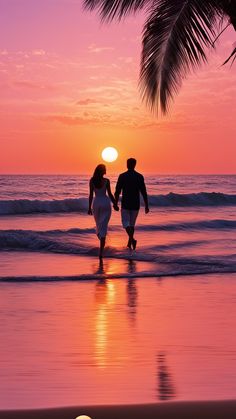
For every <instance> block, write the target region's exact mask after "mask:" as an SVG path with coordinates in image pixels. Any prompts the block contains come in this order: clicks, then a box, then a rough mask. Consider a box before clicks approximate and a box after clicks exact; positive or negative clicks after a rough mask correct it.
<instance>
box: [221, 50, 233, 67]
mask: <svg viewBox="0 0 236 419" xmlns="http://www.w3.org/2000/svg"><path fill="white" fill-rule="evenodd" d="M231 58H232V63H231V66H232V65H233V63H234V61H235V59H236V47H235V48H234V50H233V52H232V53H231V54H230V56H229V57H228V58H227V60H225V62H224V63H223V64H222V65H225V64H227V63H228V62H229V61H230V60H231Z"/></svg>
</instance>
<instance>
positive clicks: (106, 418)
mask: <svg viewBox="0 0 236 419" xmlns="http://www.w3.org/2000/svg"><path fill="white" fill-rule="evenodd" d="M80 415H87V416H89V417H91V419H121V418H122V419H123V418H124V419H125V418H129V419H130V418H135V419H143V418H148V419H156V418H159V419H172V418H175V419H178V418H181V419H189V418H190V417H191V419H199V418H201V419H209V418H214V419H226V418H227V419H231V418H232V419H235V417H236V401H214V402H211V401H209V402H171V403H164V404H163V403H162V404H146V405H145V404H140V405H123V406H122V405H119V406H80V407H66V408H65V407H63V408H56V409H40V410H18V411H17V410H13V411H1V412H0V418H1V419H75V418H77V417H79V416H80Z"/></svg>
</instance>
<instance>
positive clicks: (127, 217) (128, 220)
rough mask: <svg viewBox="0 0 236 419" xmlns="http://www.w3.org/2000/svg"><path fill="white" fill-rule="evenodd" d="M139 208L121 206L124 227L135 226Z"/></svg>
mask: <svg viewBox="0 0 236 419" xmlns="http://www.w3.org/2000/svg"><path fill="white" fill-rule="evenodd" d="M138 212H139V210H127V209H124V208H121V221H122V225H123V227H124V228H127V227H134V226H135V222H136V218H137V216H138Z"/></svg>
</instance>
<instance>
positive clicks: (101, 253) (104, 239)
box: [99, 237, 106, 259]
mask: <svg viewBox="0 0 236 419" xmlns="http://www.w3.org/2000/svg"><path fill="white" fill-rule="evenodd" d="M105 244H106V237H101V238H100V251H99V259H102V258H103V250H104V247H105Z"/></svg>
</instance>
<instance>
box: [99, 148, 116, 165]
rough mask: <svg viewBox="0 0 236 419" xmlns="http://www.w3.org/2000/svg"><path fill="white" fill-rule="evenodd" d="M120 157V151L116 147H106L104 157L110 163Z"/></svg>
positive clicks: (103, 152)
mask: <svg viewBox="0 0 236 419" xmlns="http://www.w3.org/2000/svg"><path fill="white" fill-rule="evenodd" d="M117 157H118V151H117V150H116V149H115V148H114V147H106V148H104V150H103V151H102V158H103V160H104V161H106V162H108V163H112V162H113V161H115V160H116V159H117Z"/></svg>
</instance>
